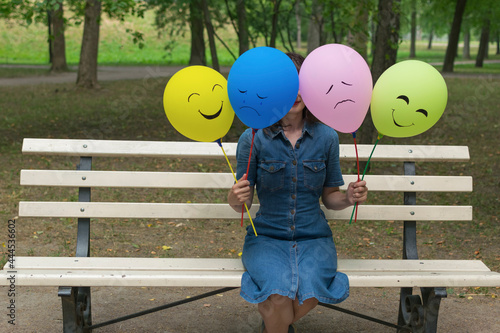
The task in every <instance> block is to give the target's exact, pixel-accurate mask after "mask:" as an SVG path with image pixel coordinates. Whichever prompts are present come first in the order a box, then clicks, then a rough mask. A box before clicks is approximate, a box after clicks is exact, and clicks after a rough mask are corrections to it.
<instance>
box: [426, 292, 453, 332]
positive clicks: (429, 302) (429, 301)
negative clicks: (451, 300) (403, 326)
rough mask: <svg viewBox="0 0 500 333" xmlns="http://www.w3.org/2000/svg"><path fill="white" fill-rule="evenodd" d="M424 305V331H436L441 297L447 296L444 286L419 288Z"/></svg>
mask: <svg viewBox="0 0 500 333" xmlns="http://www.w3.org/2000/svg"><path fill="white" fill-rule="evenodd" d="M421 289H422V299H423V303H424V304H423V307H424V326H425V331H424V332H425V333H435V332H437V322H438V314H439V306H440V305H441V299H442V298H445V297H447V293H446V289H445V288H421Z"/></svg>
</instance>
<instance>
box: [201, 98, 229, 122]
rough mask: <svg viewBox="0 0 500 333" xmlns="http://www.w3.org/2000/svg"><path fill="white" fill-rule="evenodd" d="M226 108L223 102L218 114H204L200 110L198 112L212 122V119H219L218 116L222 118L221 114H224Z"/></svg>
mask: <svg viewBox="0 0 500 333" xmlns="http://www.w3.org/2000/svg"><path fill="white" fill-rule="evenodd" d="M223 106H224V101H222V102H221V104H220V109H219V111H217V112H216V113H214V114H204V113H203V112H201V111H200V110H198V112H199V113H200V114H201V115H202V116H203V117H205V119H208V120H212V119H215V118H217V117H218V116H220V114H221V112H222V107H223Z"/></svg>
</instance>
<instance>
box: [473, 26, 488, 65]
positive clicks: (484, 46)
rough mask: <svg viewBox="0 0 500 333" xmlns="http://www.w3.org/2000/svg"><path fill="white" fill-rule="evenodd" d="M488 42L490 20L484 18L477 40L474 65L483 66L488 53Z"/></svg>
mask: <svg viewBox="0 0 500 333" xmlns="http://www.w3.org/2000/svg"><path fill="white" fill-rule="evenodd" d="M489 42H490V20H489V19H486V20H485V21H484V24H483V28H482V29H481V39H480V40H479V50H478V51H477V57H476V67H483V62H484V59H485V58H486V55H487V54H488V46H489Z"/></svg>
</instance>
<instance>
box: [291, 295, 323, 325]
mask: <svg viewBox="0 0 500 333" xmlns="http://www.w3.org/2000/svg"><path fill="white" fill-rule="evenodd" d="M318 303H319V301H318V300H317V299H316V298H308V299H306V300H305V301H304V303H302V305H299V300H298V299H297V298H296V299H294V300H293V313H294V317H293V322H294V323H295V322H296V321H297V320H299V319H300V318H302V317H304V316H305V315H306V314H308V313H309V311H311V310H312V309H314V308H315V307H316V305H318Z"/></svg>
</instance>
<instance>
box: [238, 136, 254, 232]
mask: <svg viewBox="0 0 500 333" xmlns="http://www.w3.org/2000/svg"><path fill="white" fill-rule="evenodd" d="M254 138H255V130H254V129H253V128H252V143H251V144H250V154H248V163H247V172H246V175H245V179H247V178H248V172H249V170H250V160H251V159H252V151H253V139H254ZM244 212H245V205H241V226H242V227H243V213H244ZM249 214H250V213H249Z"/></svg>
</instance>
